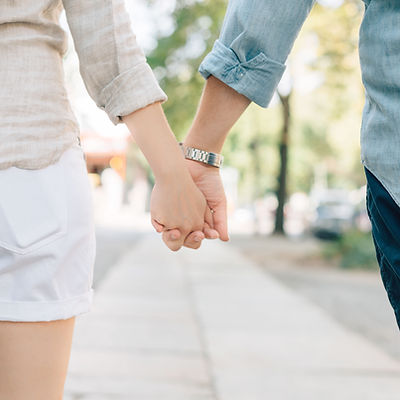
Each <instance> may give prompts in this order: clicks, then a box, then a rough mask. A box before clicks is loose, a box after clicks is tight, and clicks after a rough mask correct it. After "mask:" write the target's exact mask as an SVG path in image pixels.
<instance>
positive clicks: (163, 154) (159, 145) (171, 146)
mask: <svg viewBox="0 0 400 400" xmlns="http://www.w3.org/2000/svg"><path fill="white" fill-rule="evenodd" d="M122 120H123V121H124V123H125V124H126V125H127V127H128V128H129V130H130V132H131V134H132V136H133V137H134V139H135V141H136V143H137V144H138V146H139V147H140V149H141V150H142V152H143V154H144V156H145V157H146V159H147V161H148V162H149V164H150V167H151V169H152V171H153V173H154V176H155V178H156V180H161V179H162V180H164V179H172V178H179V179H181V177H182V175H188V172H187V169H186V168H185V161H184V157H183V154H182V151H181V149H180V148H179V145H178V143H177V141H176V138H175V136H174V134H173V133H172V131H171V128H170V127H169V124H168V122H167V119H166V118H165V115H164V112H163V109H162V107H161V104H160V103H159V102H157V103H154V104H150V105H149V106H147V107H145V108H142V109H140V110H137V111H135V112H133V113H132V114H129V115H127V116H124V117H122ZM188 176H189V175H188Z"/></svg>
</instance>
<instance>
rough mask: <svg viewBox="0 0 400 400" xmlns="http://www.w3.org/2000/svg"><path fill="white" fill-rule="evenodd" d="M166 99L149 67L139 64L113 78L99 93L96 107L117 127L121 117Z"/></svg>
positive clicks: (145, 64)
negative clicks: (98, 101) (98, 103)
mask: <svg viewBox="0 0 400 400" xmlns="http://www.w3.org/2000/svg"><path fill="white" fill-rule="evenodd" d="M167 99H168V97H167V95H166V94H165V93H164V91H163V90H162V89H161V87H160V86H159V84H158V82H157V79H156V77H155V76H154V73H153V71H152V69H151V68H150V66H149V65H148V64H147V63H141V64H138V65H136V66H135V67H133V68H131V69H129V70H128V71H125V72H123V73H122V74H120V75H118V76H117V77H115V78H114V79H113V80H112V81H111V82H110V83H109V84H108V85H107V86H106V87H105V88H104V89H103V90H102V91H101V94H100V105H98V106H99V108H101V109H102V110H104V111H105V112H106V113H107V115H108V117H109V118H110V120H111V122H112V123H113V124H114V125H118V124H120V123H122V122H123V121H122V118H121V117H122V116H125V115H129V114H131V113H133V112H134V111H136V110H139V109H141V108H144V107H146V106H147V105H149V104H153V103H155V102H157V101H160V102H164V101H166V100H167Z"/></svg>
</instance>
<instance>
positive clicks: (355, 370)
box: [65, 234, 400, 400]
mask: <svg viewBox="0 0 400 400" xmlns="http://www.w3.org/2000/svg"><path fill="white" fill-rule="evenodd" d="M399 393H400V363H399V362H397V361H396V360H394V359H392V358H390V357H389V356H388V355H387V354H385V353H383V352H382V351H381V350H380V349H379V348H378V347H376V346H375V345H373V344H371V343H370V342H368V341H366V340H365V339H364V338H362V337H361V336H359V335H358V334H355V333H352V332H351V331H349V330H347V329H346V328H344V327H343V326H341V325H339V324H338V323H337V322H335V321H334V320H333V319H332V318H330V317H329V316H328V315H327V313H326V312H325V311H324V310H323V309H322V308H319V307H318V306H316V305H314V304H312V303H311V302H309V301H308V300H306V299H305V298H303V297H301V296H299V295H298V294H296V293H295V292H293V291H292V290H291V289H289V288H287V287H285V286H283V285H282V284H280V283H279V282H278V281H277V280H275V279H274V278H273V277H271V276H269V275H268V274H265V273H264V272H262V271H261V269H259V267H257V266H256V265H255V264H253V263H252V262H251V261H249V260H248V259H247V258H245V257H244V256H242V255H241V254H240V253H239V252H237V251H236V250H235V249H233V248H232V247H231V246H227V245H224V244H222V243H220V242H207V243H206V244H205V245H203V248H202V250H200V251H198V252H194V251H190V250H188V249H184V250H182V251H180V252H178V253H172V252H169V251H168V250H167V249H166V248H164V246H163V244H162V243H161V241H159V238H158V236H157V235H156V234H149V235H146V236H144V239H143V240H141V241H140V242H139V243H138V244H137V245H136V246H135V247H134V248H132V250H131V251H129V252H128V253H126V255H125V256H124V257H123V258H122V259H120V261H119V263H118V265H117V266H115V268H113V269H112V270H111V271H110V272H109V274H108V275H107V277H106V279H105V280H104V281H103V282H102V283H101V285H100V286H99V287H98V288H97V289H96V293H95V302H94V307H93V310H92V312H91V313H89V314H87V315H84V316H81V317H79V318H78V321H77V327H76V332H75V337H74V346H73V353H72V357H71V362H70V372H69V375H68V378H67V383H66V396H65V400H78V399H79V400H128V399H129V400H136V399H138V400H266V399H273V400H303V399H304V400H306V399H307V400H314V399H315V400H317V399H318V400H320V399H327V400H339V399H340V400H389V399H393V400H395V399H396V400H397V399H398V398H399Z"/></svg>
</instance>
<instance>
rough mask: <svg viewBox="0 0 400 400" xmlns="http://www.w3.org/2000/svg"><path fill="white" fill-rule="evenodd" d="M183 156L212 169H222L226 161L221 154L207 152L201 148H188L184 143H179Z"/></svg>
mask: <svg viewBox="0 0 400 400" xmlns="http://www.w3.org/2000/svg"><path fill="white" fill-rule="evenodd" d="M179 145H180V146H181V149H182V152H183V155H184V157H185V158H186V159H189V160H193V161H198V162H201V163H203V164H206V165H210V166H212V167H216V168H220V167H221V166H222V163H223V161H224V157H223V156H222V154H220V153H216V152H212V151H208V150H205V149H203V148H199V147H193V146H188V145H187V144H184V143H182V142H181V143H179Z"/></svg>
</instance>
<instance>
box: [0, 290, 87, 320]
mask: <svg viewBox="0 0 400 400" xmlns="http://www.w3.org/2000/svg"><path fill="white" fill-rule="evenodd" d="M93 293H94V291H93V289H91V290H90V291H89V292H87V293H85V294H84V295H81V296H77V297H73V298H70V299H66V300H58V301H32V302H30V301H1V300H0V321H9V322H42V321H55V320H59V319H68V318H71V317H75V316H77V315H81V314H85V313H87V312H89V311H90V310H91V306H92V303H93Z"/></svg>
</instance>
